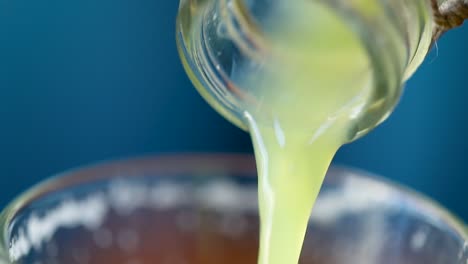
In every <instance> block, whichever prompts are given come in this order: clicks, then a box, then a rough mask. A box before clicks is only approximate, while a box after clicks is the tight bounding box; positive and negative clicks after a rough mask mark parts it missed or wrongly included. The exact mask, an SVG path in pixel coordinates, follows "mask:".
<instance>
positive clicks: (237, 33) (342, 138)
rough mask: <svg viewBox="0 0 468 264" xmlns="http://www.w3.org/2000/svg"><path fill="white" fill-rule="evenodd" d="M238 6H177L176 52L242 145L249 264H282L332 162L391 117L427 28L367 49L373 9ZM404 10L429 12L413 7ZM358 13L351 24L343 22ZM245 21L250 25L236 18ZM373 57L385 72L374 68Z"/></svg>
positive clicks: (292, 253)
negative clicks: (251, 237)
mask: <svg viewBox="0 0 468 264" xmlns="http://www.w3.org/2000/svg"><path fill="white" fill-rule="evenodd" d="M202 2H203V1H202ZM246 2H248V3H250V5H248V4H247V5H244V4H245V3H244V2H242V1H229V0H219V1H212V2H210V1H204V2H203V4H200V5H198V6H197V2H196V1H194V2H190V4H191V5H190V4H186V5H184V3H182V5H181V11H180V12H181V16H180V17H179V23H180V25H181V31H180V36H179V48H180V52H181V54H182V58H183V62H184V65H185V67H186V69H187V70H188V73H189V75H191V78H192V80H193V81H194V83H195V85H196V86H197V88H198V89H199V91H200V92H201V94H202V95H203V96H204V97H205V98H206V99H207V100H208V102H209V103H211V104H212V105H213V106H214V107H215V109H217V110H218V111H219V112H220V113H221V114H223V115H224V116H226V117H227V118H228V119H229V120H231V121H232V122H234V123H236V124H237V125H239V126H241V127H243V128H246V129H248V130H249V132H250V134H251V137H252V141H253V144H254V149H255V157H256V160H257V167H258V174H259V204H260V218H261V237H260V252H259V259H258V263H259V264H288V263H289V264H293V263H298V261H299V256H300V252H301V247H302V243H303V239H304V236H305V232H306V229H307V225H308V221H309V216H310V213H311V210H312V207H313V204H314V201H315V199H316V197H317V195H318V192H319V190H320V187H321V184H322V181H323V179H324V176H325V173H326V171H327V169H328V166H329V164H330V162H331V160H332V158H333V156H334V154H335V153H336V151H337V150H338V149H339V147H340V146H341V145H343V144H344V143H346V142H348V141H349V140H351V139H353V138H355V137H356V136H359V134H360V133H365V132H366V131H367V130H369V129H371V128H372V127H373V126H375V125H377V124H378V123H379V122H380V121H381V120H383V119H384V118H385V116H386V115H387V114H388V113H389V112H390V111H391V109H392V107H393V106H394V104H395V102H396V101H397V99H398V97H399V94H400V90H399V89H400V85H401V82H402V79H403V75H404V74H405V71H406V72H407V73H408V72H409V73H411V71H413V70H414V68H415V66H417V65H419V63H420V62H421V61H422V58H423V57H424V56H423V55H421V54H425V52H426V51H427V49H428V47H429V45H430V29H431V28H430V26H427V27H426V28H424V27H422V28H423V29H424V30H422V31H421V32H419V35H420V38H423V37H422V36H423V35H424V34H425V38H423V41H420V39H418V38H413V37H414V36H413V35H408V39H404V36H403V38H402V36H400V35H398V34H397V33H398V31H396V30H395V29H394V28H386V27H385V28H383V30H382V29H379V30H378V31H379V32H381V33H382V34H384V33H385V34H386V35H387V36H388V37H389V38H388V39H380V40H383V41H387V42H384V43H381V44H375V45H376V47H370V45H373V43H371V44H369V43H366V42H365V41H363V39H362V35H364V33H363V32H359V29H358V27H359V26H362V25H361V24H360V23H363V22H365V21H366V19H367V20H371V19H373V18H374V17H373V16H374V15H375V14H378V12H381V11H382V10H381V9H383V8H388V7H386V6H383V5H382V3H380V2H379V1H377V0H368V1H361V2H363V3H356V4H355V5H356V6H355V7H354V8H355V10H353V7H352V6H346V5H343V4H342V6H341V7H340V8H339V7H338V6H339V5H336V4H339V3H340V2H341V1H339V0H336V1H328V2H327V1H308V0H295V1H294V2H290V1H280V0H278V1H271V2H270V3H269V9H268V12H266V11H265V10H264V9H262V8H261V5H264V4H265V3H263V2H264V1H246ZM345 2H346V1H345ZM382 2H383V1H382ZM209 3H211V4H209ZM387 4H388V3H387ZM418 5H419V7H418ZM259 7H260V8H259ZM393 8H395V10H394V11H400V10H396V8H398V7H397V5H395V6H394V7H393ZM412 8H414V9H415V10H417V9H418V8H421V10H423V11H424V10H426V11H427V10H428V9H426V8H427V5H426V4H424V1H422V0H421V1H414V6H413V7H412ZM357 10H358V11H360V12H361V15H362V17H360V18H361V19H360V20H357V19H356V20H353V19H349V20H345V19H343V16H346V15H348V16H351V15H352V14H353V12H356V11H357ZM197 11H198V12H197ZM248 12H251V13H252V14H253V15H252V16H251V17H245V14H246V13H248ZM420 16H421V17H420V18H421V19H428V14H427V13H424V12H422V13H420ZM184 18H185V19H184ZM375 22H376V23H383V22H385V21H380V20H379V19H376V21H375ZM252 23H254V24H252ZM416 24H417V23H416ZM415 27H416V28H418V30H421V27H418V25H415ZM260 28H261V34H259V33H258V31H259V30H260ZM371 29H372V28H370V29H369V31H371ZM410 30H411V28H409V29H408V31H410ZM415 30H416V29H415ZM365 33H366V34H369V32H365ZM410 33H411V32H410ZM414 34H415V35H417V34H416V33H414ZM259 35H261V36H259ZM393 38H395V39H393ZM411 38H413V39H411ZM377 40H379V39H378V38H377ZM370 41H374V39H370ZM405 41H406V42H405ZM408 43H409V44H408ZM379 45H380V46H379ZM405 45H409V48H408V50H409V51H410V52H411V51H412V52H413V53H414V54H412V57H411V58H409V56H408V54H405V53H404V51H405V47H407V46H405ZM379 51H386V53H385V54H382V57H383V58H385V57H386V56H387V58H388V60H394V61H392V62H393V63H387V62H388V61H383V62H379V61H376V60H377V59H376V58H375V57H373V56H376V54H377V53H378V52H379ZM418 51H419V52H418ZM379 55H380V54H379ZM405 63H406V64H405ZM412 64H413V65H412ZM377 86H379V87H377ZM208 87H209V88H210V89H211V90H206V89H208ZM376 87H377V88H376Z"/></svg>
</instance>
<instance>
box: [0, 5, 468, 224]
mask: <svg viewBox="0 0 468 264" xmlns="http://www.w3.org/2000/svg"><path fill="white" fill-rule="evenodd" d="M177 8H178V2H177V1H176V0H172V1H156V0H66V1H64V0H41V1H38V0H15V1H11V0H0V92H1V94H0V187H1V191H0V205H5V203H6V202H8V201H9V200H11V199H12V198H13V197H14V196H16V195H17V194H19V193H20V192H21V191H23V190H25V189H26V188H28V187H30V186H31V185H33V184H35V183H37V182H38V181H40V180H42V179H44V178H46V177H48V176H50V175H52V174H55V173H57V172H60V171H63V170H66V169H69V168H71V167H76V166H81V165H84V164H88V163H93V162H96V161H100V160H108V159H113V158H120V157H127V156H135V155H141V154H147V153H167V152H171V153H172V152H181V151H184V152H187V151H188V152H199V151H203V152H212V151H216V152H251V151H252V150H251V145H250V140H249V137H248V135H247V134H246V133H244V132H242V131H241V130H239V129H237V128H236V127H234V126H232V125H231V124H229V123H228V122H227V121H225V120H224V119H222V118H221V117H220V116H218V114H217V113H215V112H214V111H213V110H212V109H210V107H209V106H208V105H207V104H206V103H205V102H204V101H203V100H202V99H201V97H200V96H199V95H198V94H197V93H196V91H195V89H193V88H192V85H191V83H190V82H189V80H188V79H187V77H186V75H185V73H184V71H183V69H182V66H181V64H180V62H179V58H178V55H177V51H176V46H175V40H174V35H175V33H174V32H175V29H174V28H175V25H174V23H175V16H176V12H177ZM467 43H468V26H465V27H464V28H461V29H457V30H454V31H453V32H451V33H450V34H447V35H446V36H445V37H444V38H443V39H442V40H441V41H440V42H439V54H438V56H437V54H436V53H435V52H432V53H431V54H430V55H429V57H428V58H427V60H426V63H425V64H424V65H423V66H422V67H421V68H420V70H419V71H418V72H417V74H416V75H415V76H414V77H413V78H412V79H411V80H410V81H409V82H408V85H407V89H406V92H405V95H404V97H403V99H402V101H401V103H400V105H399V106H398V108H397V109H396V111H395V113H394V114H393V115H392V116H391V117H390V119H389V120H388V121H387V122H385V123H384V124H383V125H382V126H380V127H379V128H378V129H376V130H375V131H374V132H372V133H371V134H369V135H368V136H367V137H365V138H363V139H360V140H358V141H357V142H355V143H353V144H350V145H346V146H345V147H343V148H342V150H341V151H340V152H339V153H338V155H337V157H336V161H335V162H336V163H339V164H345V165H349V166H354V167H358V168H362V169H365V170H369V171H371V172H374V173H377V174H381V175H384V176H386V177H389V178H392V179H394V180H396V181H398V182H401V183H403V184H406V185H409V186H411V187H413V188H415V189H417V190H420V191H422V192H424V193H425V194H427V195H429V196H431V197H433V198H434V199H436V200H437V201H439V202H441V203H442V204H444V205H445V206H447V207H448V208H449V209H450V210H452V211H454V212H455V213H456V214H458V215H459V216H461V217H462V218H463V219H464V220H465V221H467V220H468V198H467V190H468V173H467V171H468V157H467V153H466V150H467V148H468V138H467V137H466V135H467V134H468V122H467V121H468V120H467V115H468V109H467V108H466V105H467V98H468V79H467V78H468V70H467V63H468V51H467V49H466V47H467Z"/></svg>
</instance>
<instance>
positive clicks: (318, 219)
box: [0, 155, 468, 264]
mask: <svg viewBox="0 0 468 264" xmlns="http://www.w3.org/2000/svg"><path fill="white" fill-rule="evenodd" d="M256 196H257V192H256V177H255V165H254V161H253V158H252V157H245V156H228V155H216V156H203V155H197V156H172V157H153V158H152V157H146V158H140V159H131V160H122V161H115V162H109V163H104V164H101V165H96V166H91V167H86V168H83V169H79V170H74V171H70V172H66V173H64V174H62V175H59V176H58V177H55V178H53V179H51V180H49V181H47V182H45V183H42V184H40V185H39V186H37V187H35V188H33V189H32V190H30V191H28V192H26V193H25V194H23V195H22V196H20V197H19V198H18V199H17V200H15V201H14V202H12V203H11V204H10V205H9V206H8V207H7V208H6V209H5V210H4V211H3V213H2V215H1V224H2V240H1V242H2V244H1V253H0V254H1V255H2V260H1V261H0V263H2V264H6V263H22V264H75V263H77V264H78V263H79V264H85V263H88V264H98V263H99V264H102V263H107V264H120V263H122V264H195V263H200V264H209V263H216V264H220V263H225V264H230V263H233V264H241V263H242V264H248V263H252V264H254V263H256V258H257V244H258V215H257V198H256ZM291 206H294V205H291ZM467 262H468V242H467V233H466V229H464V227H463V224H462V223H461V222H459V221H457V219H456V218H454V217H453V216H451V215H450V214H449V213H447V211H445V210H444V209H442V208H440V207H439V206H438V205H437V204H435V203H434V202H433V201H431V200H428V199H427V198H424V197H422V196H420V195H418V194H416V193H414V192H411V191H408V190H406V189H404V188H401V187H399V186H396V185H394V184H391V183H389V182H387V181H385V180H383V179H379V178H375V177H369V176H366V175H365V173H362V172H358V171H353V170H350V169H342V168H332V169H330V171H329V173H328V175H327V177H326V181H325V183H324V186H323V188H322V191H321V194H320V196H319V199H318V202H317V204H316V206H315V208H314V211H313V213H312V217H311V220H310V225H309V230H308V233H307V237H306V240H305V244H304V247H303V254H302V257H301V262H300V263H303V264H323V263H326V264H345V263H346V264H348V263H359V264H373V263H376V264H377V263H378V264H431V263H434V264H439V263H440V264H466V263H467Z"/></svg>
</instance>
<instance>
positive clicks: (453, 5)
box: [431, 0, 468, 42]
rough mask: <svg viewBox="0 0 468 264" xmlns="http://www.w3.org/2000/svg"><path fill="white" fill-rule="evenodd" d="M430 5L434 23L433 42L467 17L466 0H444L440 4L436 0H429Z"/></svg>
mask: <svg viewBox="0 0 468 264" xmlns="http://www.w3.org/2000/svg"><path fill="white" fill-rule="evenodd" d="M431 5H432V10H433V14H434V23H435V26H434V32H433V35H432V40H433V42H435V41H437V40H438V39H439V38H440V37H441V36H442V35H443V34H444V33H445V32H447V31H449V30H451V29H453V28H456V27H459V26H461V25H462V24H463V22H464V21H465V20H466V19H468V0H446V1H444V2H443V3H441V4H439V2H438V1H437V0H431Z"/></svg>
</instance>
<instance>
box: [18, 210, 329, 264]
mask: <svg viewBox="0 0 468 264" xmlns="http://www.w3.org/2000/svg"><path fill="white" fill-rule="evenodd" d="M258 226H259V221H258V216H257V214H256V213H255V212H253V213H252V214H242V215H239V214H233V213H227V212H225V213H220V212H208V211H207V212H203V211H194V210H193V209H172V210H167V211H156V210H154V209H151V210H150V209H138V210H137V211H134V212H132V213H131V214H128V215H125V214H121V213H119V214H118V213H115V212H112V213H110V214H109V215H108V216H107V217H106V220H105V222H103V223H102V225H101V227H100V228H99V229H97V230H88V229H86V228H84V227H77V228H64V229H60V230H58V231H57V233H55V234H54V236H53V238H52V239H51V240H50V241H48V242H47V243H45V244H44V245H43V246H42V247H41V248H40V249H39V250H37V249H36V250H34V254H30V255H28V256H27V257H25V258H22V259H21V260H20V261H19V262H18V263H22V264H31V263H34V264H36V263H41V264H64V263H66V264H254V263H256V262H257V257H258V256H257V254H258V244H259V242H258V237H259V228H258ZM306 244H307V243H306ZM310 253H311V252H304V254H303V256H302V259H301V262H300V263H303V264H316V263H324V262H322V261H317V260H318V258H317V257H318V256H315V258H314V257H313V256H312V255H310Z"/></svg>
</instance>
